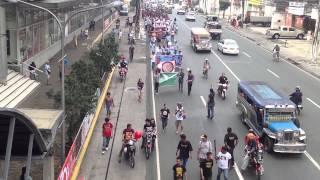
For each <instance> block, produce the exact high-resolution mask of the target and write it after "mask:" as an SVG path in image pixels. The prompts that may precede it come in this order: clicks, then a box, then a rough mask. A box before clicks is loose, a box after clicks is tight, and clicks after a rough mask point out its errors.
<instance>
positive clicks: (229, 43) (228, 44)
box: [225, 41, 238, 46]
mask: <svg viewBox="0 0 320 180" xmlns="http://www.w3.org/2000/svg"><path fill="white" fill-rule="evenodd" d="M225 44H226V45H227V46H238V45H237V43H236V42H235V41H227V42H226V43H225Z"/></svg>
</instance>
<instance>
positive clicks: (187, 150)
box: [176, 134, 193, 167]
mask: <svg viewBox="0 0 320 180" xmlns="http://www.w3.org/2000/svg"><path fill="white" fill-rule="evenodd" d="M192 151H193V149H192V145H191V143H190V141H188V140H187V136H186V135H185V134H181V135H180V141H179V144H178V147H177V152H176V156H177V157H178V158H180V159H181V160H182V164H183V166H184V167H187V163H188V159H191V158H192V155H191V154H192Z"/></svg>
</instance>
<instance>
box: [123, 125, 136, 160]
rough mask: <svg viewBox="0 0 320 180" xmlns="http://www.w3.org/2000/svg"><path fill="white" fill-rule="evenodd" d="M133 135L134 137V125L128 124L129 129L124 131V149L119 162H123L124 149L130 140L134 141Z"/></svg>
mask: <svg viewBox="0 0 320 180" xmlns="http://www.w3.org/2000/svg"><path fill="white" fill-rule="evenodd" d="M133 135H134V129H133V128H132V125H131V124H130V123H128V124H127V128H126V129H124V130H123V131H122V147H121V149H120V153H119V162H121V157H122V153H123V149H124V147H125V146H126V145H127V143H128V142H129V141H130V140H133V139H134V137H133Z"/></svg>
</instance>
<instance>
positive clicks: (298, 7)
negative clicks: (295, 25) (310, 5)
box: [288, 1, 305, 16]
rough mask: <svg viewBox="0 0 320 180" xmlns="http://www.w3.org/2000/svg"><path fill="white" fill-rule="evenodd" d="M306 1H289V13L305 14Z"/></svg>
mask: <svg viewBox="0 0 320 180" xmlns="http://www.w3.org/2000/svg"><path fill="white" fill-rule="evenodd" d="M304 6H305V3H304V2H294V1H290V2H289V7H288V13H290V14H294V15H299V16H301V15H304Z"/></svg>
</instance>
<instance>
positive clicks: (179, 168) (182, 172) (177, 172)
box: [172, 157, 187, 180]
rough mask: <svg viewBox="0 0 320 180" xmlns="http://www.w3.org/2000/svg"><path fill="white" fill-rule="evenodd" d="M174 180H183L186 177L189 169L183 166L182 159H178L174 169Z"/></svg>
mask: <svg viewBox="0 0 320 180" xmlns="http://www.w3.org/2000/svg"><path fill="white" fill-rule="evenodd" d="M172 170H173V180H183V179H184V177H186V172H187V169H186V167H185V166H184V165H182V164H181V158H179V157H177V159H176V164H175V165H174V166H173V167H172Z"/></svg>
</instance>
